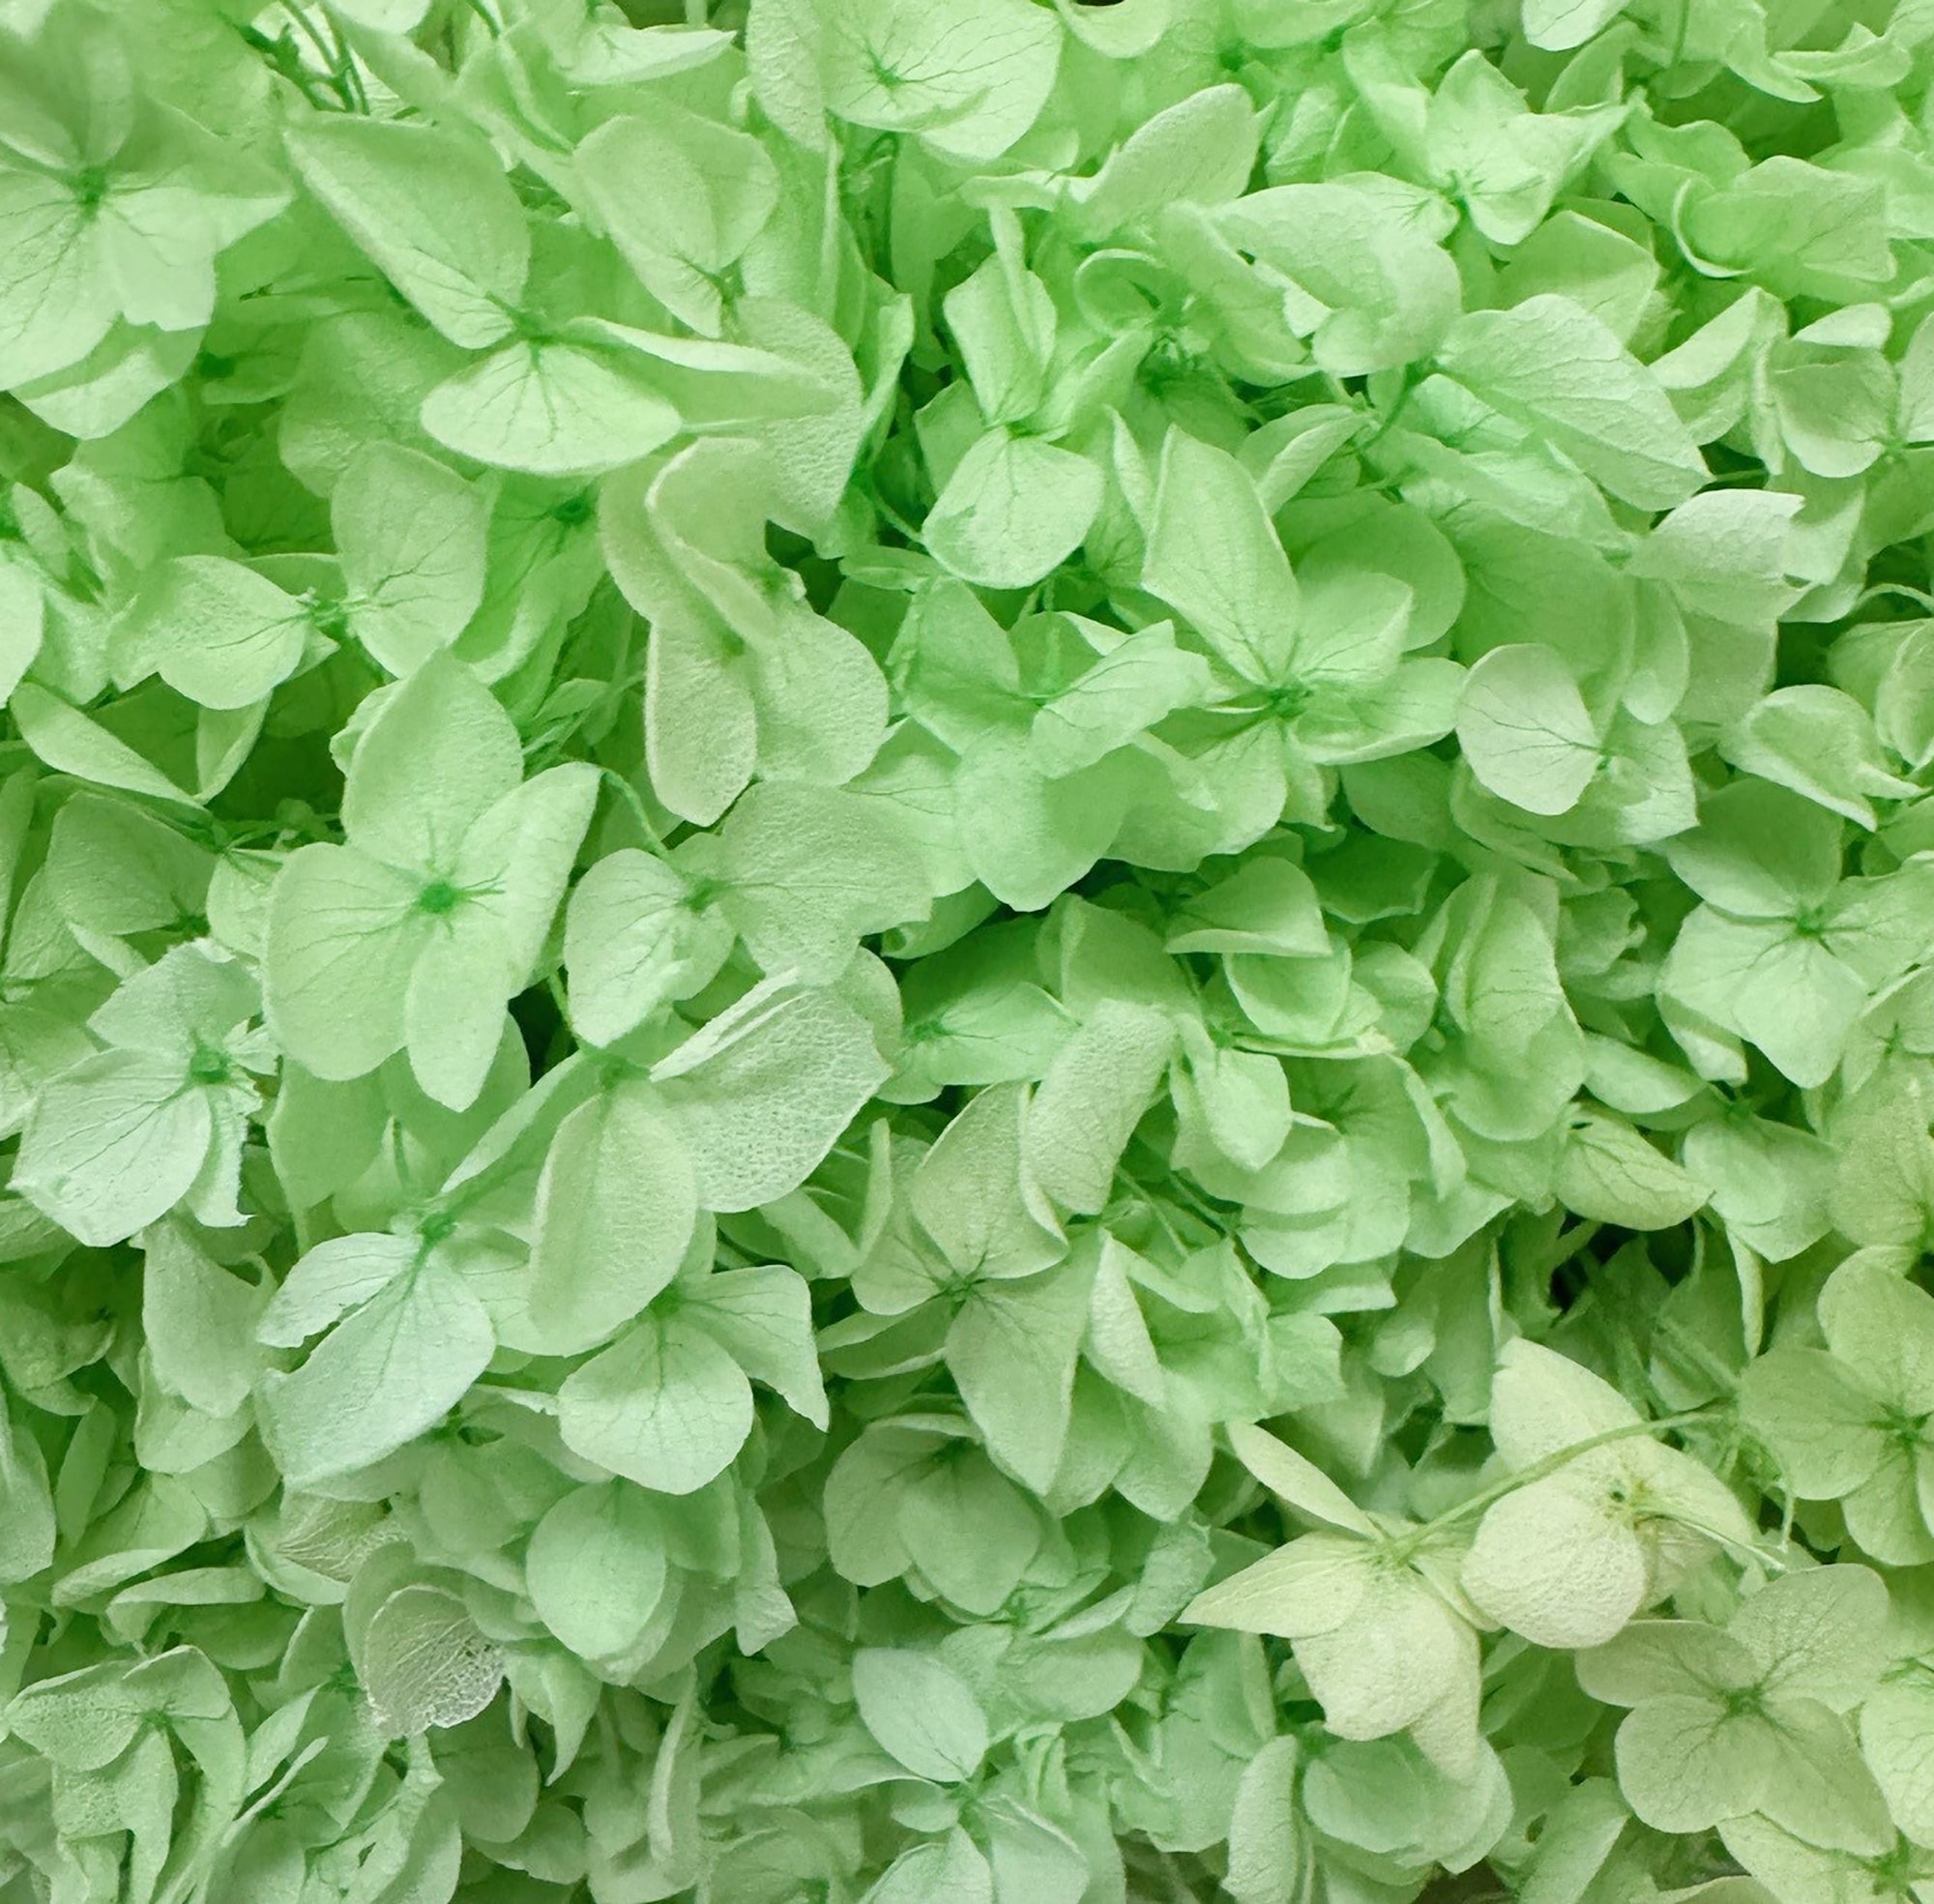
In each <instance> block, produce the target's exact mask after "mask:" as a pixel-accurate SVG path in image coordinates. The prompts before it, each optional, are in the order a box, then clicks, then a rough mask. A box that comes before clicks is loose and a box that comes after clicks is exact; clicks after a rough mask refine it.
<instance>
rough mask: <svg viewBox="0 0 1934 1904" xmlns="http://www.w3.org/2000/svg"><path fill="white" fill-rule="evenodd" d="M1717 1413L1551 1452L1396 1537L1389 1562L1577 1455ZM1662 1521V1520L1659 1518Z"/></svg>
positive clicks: (1699, 1412)
mask: <svg viewBox="0 0 1934 1904" xmlns="http://www.w3.org/2000/svg"><path fill="white" fill-rule="evenodd" d="M1717 1412H1718V1410H1717V1409H1716V1408H1715V1407H1714V1406H1711V1405H1708V1406H1707V1407H1704V1408H1688V1409H1686V1410H1685V1412H1684V1413H1683V1414H1679V1415H1661V1416H1660V1417H1658V1419H1657V1420H1656V1421H1627V1422H1626V1423H1625V1424H1624V1425H1623V1426H1622V1427H1617V1428H1607V1429H1606V1430H1605V1431H1604V1432H1603V1433H1602V1434H1597V1435H1587V1436H1586V1438H1585V1439H1584V1440H1583V1441H1574V1442H1572V1443H1571V1444H1570V1445H1569V1446H1568V1447H1565V1448H1561V1449H1557V1450H1554V1451H1553V1452H1551V1453H1549V1454H1547V1455H1546V1456H1545V1457H1544V1458H1543V1460H1541V1461H1534V1462H1533V1463H1532V1464H1531V1466H1530V1467H1528V1468H1519V1469H1518V1470H1517V1471H1516V1472H1515V1473H1513V1474H1509V1475H1506V1476H1505V1477H1504V1478H1503V1479H1500V1480H1495V1481H1493V1482H1492V1483H1491V1485H1490V1486H1489V1487H1483V1488H1480V1489H1479V1490H1478V1492H1477V1493H1475V1494H1473V1495H1470V1496H1469V1497H1468V1498H1466V1499H1465V1500H1462V1501H1459V1502H1458V1503H1457V1504H1456V1506H1455V1507H1452V1508H1447V1509H1445V1510H1444V1511H1443V1512H1442V1513H1441V1514H1439V1515H1438V1516H1437V1517H1436V1519H1435V1520H1427V1521H1425V1522H1424V1523H1423V1525H1422V1526H1421V1527H1414V1528H1412V1529H1411V1531H1410V1532H1409V1533H1408V1534H1404V1535H1400V1536H1399V1537H1398V1538H1396V1539H1394V1540H1392V1542H1391V1543H1390V1548H1389V1551H1390V1554H1391V1556H1392V1559H1395V1560H1399V1561H1407V1560H1409V1559H1411V1558H1412V1556H1413V1555H1416V1554H1418V1553H1421V1551H1422V1550H1423V1549H1424V1548H1425V1547H1427V1546H1428V1545H1429V1544H1430V1543H1431V1542H1432V1541H1433V1540H1435V1539H1436V1538H1438V1537H1439V1536H1440V1535H1442V1534H1445V1533H1447V1532H1449V1530H1450V1529H1451V1528H1452V1527H1455V1526H1456V1525H1457V1523H1458V1522H1459V1521H1465V1520H1469V1519H1471V1517H1472V1516H1473V1515H1475V1514H1481V1513H1483V1512H1484V1511H1485V1509H1489V1508H1492V1507H1495V1506H1496V1505H1497V1503H1498V1502H1500V1501H1502V1500H1503V1499H1504V1498H1505V1496H1506V1495H1508V1494H1515V1493H1516V1492H1517V1491H1518V1489H1519V1488H1521V1487H1529V1486H1530V1485H1531V1484H1532V1482H1533V1481H1538V1480H1543V1479H1545V1478H1546V1476H1548V1475H1555V1474H1557V1473H1558V1472H1559V1471H1560V1470H1561V1469H1563V1468H1568V1467H1569V1466H1570V1465H1571V1463H1572V1462H1573V1461H1575V1460H1577V1458H1578V1457H1579V1456H1580V1455H1581V1454H1589V1453H1590V1452H1591V1451H1592V1450H1594V1449H1596V1448H1604V1447H1607V1446H1608V1445H1609V1444H1611V1443H1612V1442H1618V1441H1631V1440H1633V1439H1635V1438H1636V1437H1637V1436H1640V1435H1657V1434H1664V1433H1667V1432H1668V1431H1670V1430H1671V1429H1673V1428H1683V1427H1685V1426H1687V1425H1689V1424H1690V1423H1691V1422H1694V1421H1711V1420H1712V1419H1713V1417H1714V1415H1715V1414H1716V1413H1717ZM1658 1518H1660V1519H1663V1518H1666V1516H1663V1515H1660V1516H1658Z"/></svg>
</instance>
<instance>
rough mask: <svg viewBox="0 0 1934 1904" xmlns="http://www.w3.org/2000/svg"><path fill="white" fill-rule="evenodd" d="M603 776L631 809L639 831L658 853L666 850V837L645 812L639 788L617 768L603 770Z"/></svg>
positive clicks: (606, 782) (607, 783)
mask: <svg viewBox="0 0 1934 1904" xmlns="http://www.w3.org/2000/svg"><path fill="white" fill-rule="evenodd" d="M603 775H604V780H605V784H606V785H607V786H611V787H615V788H616V789H617V791H618V794H619V797H620V798H621V799H622V800H623V801H624V803H625V805H626V806H627V807H629V808H630V814H631V818H632V819H634V820H635V821H636V822H637V823H638V831H639V832H640V833H642V834H643V835H644V836H645V837H646V838H647V839H649V840H650V841H651V843H652V845H653V847H654V848H655V849H656V850H657V851H658V852H659V853H662V852H663V851H664V850H665V844H664V835H662V834H661V833H659V830H658V828H657V827H655V826H654V825H653V824H652V816H651V815H650V814H649V813H647V812H646V811H645V803H644V799H643V797H642V796H641V795H640V794H639V792H638V790H637V788H636V787H634V786H633V785H632V784H631V783H630V780H628V779H626V777H625V776H624V775H622V774H621V773H619V772H618V770H617V769H616V768H615V767H606V768H605V769H603Z"/></svg>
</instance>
